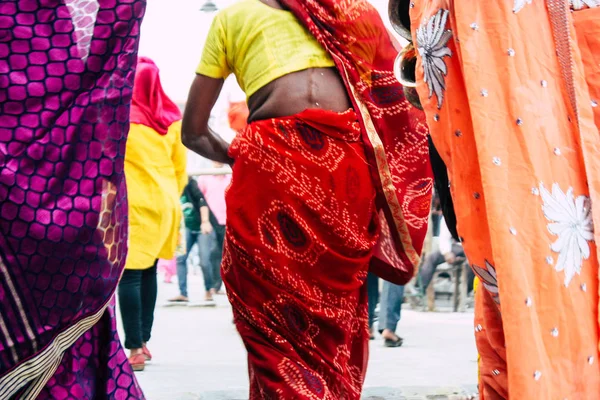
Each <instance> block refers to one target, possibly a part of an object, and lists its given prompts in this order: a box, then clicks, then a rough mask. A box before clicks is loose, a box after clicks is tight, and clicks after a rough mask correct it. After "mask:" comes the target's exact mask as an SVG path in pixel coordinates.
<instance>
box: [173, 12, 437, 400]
mask: <svg viewBox="0 0 600 400" xmlns="http://www.w3.org/2000/svg"><path fill="white" fill-rule="evenodd" d="M396 54H397V52H396V50H395V49H394V46H393V44H392V41H391V39H390V37H389V36H388V34H387V31H386V29H385V27H384V25H383V23H382V21H381V19H380V17H379V15H378V13H377V11H376V10H375V9H374V8H373V7H372V6H371V5H370V4H369V3H368V2H367V1H361V0H356V1H348V0H344V1H342V0H337V1H332V0H321V1H312V2H304V1H299V0H284V1H282V2H281V3H277V2H276V1H275V0H264V2H261V1H257V0H243V1H241V2H238V3H236V4H235V5H234V6H232V7H230V8H227V9H225V10H223V11H222V12H220V13H219V14H218V15H217V16H216V17H215V20H214V22H213V26H212V28H211V30H210V33H209V36H208V38H207V42H206V46H205V49H204V53H203V56H202V61H201V63H200V66H199V68H198V70H197V74H198V75H197V77H196V80H195V81H194V84H193V86H192V89H191V92H190V97H189V101H188V103H187V108H186V112H185V115H184V121H183V133H182V138H183V141H184V144H186V145H187V146H188V147H189V148H190V149H192V150H194V151H196V152H197V153H199V154H201V155H203V156H205V157H208V158H211V159H213V160H215V161H220V162H225V163H229V164H231V165H233V177H232V183H231V186H230V188H229V190H228V192H227V194H226V201H227V232H226V239H225V252H224V256H223V264H222V274H223V281H224V282H225V284H226V286H227V292H228V296H229V300H230V302H231V304H232V306H233V312H234V315H235V322H236V325H237V328H238V331H239V332H240V335H241V336H242V339H243V341H244V344H245V346H246V348H247V350H248V364H249V373H250V385H251V389H250V393H251V394H250V397H251V398H252V399H299V398H303V399H304V398H306V399H332V400H333V399H335V400H340V399H358V398H360V392H361V390H362V384H363V379H364V376H365V372H366V365H367V360H368V339H369V331H368V316H367V292H366V286H365V285H364V283H365V280H366V277H367V272H368V271H369V270H370V271H372V272H374V273H376V274H377V275H379V276H380V277H382V278H384V279H388V280H391V281H393V282H395V283H399V284H402V283H406V282H407V281H408V280H409V279H410V278H411V277H412V276H413V273H414V269H415V266H416V265H417V264H418V262H419V254H420V251H421V245H422V241H423V239H424V236H425V233H426V228H427V227H426V224H427V217H428V213H429V206H430V194H431V187H432V179H431V177H430V174H429V169H428V164H427V139H426V135H427V129H426V127H425V125H424V124H423V123H422V122H421V115H420V114H419V113H418V112H417V111H415V110H413V109H411V106H410V105H409V104H408V102H407V101H406V100H405V99H404V96H403V93H402V89H401V87H400V85H399V84H398V82H397V81H396V80H395V78H394V76H393V73H392V67H393V62H394V59H395V57H396ZM231 73H233V74H235V75H236V77H237V80H238V82H239V83H240V86H241V88H242V89H243V90H244V92H245V93H246V96H247V97H248V108H249V111H250V115H249V118H248V120H249V125H248V126H247V127H246V128H245V129H244V130H243V131H242V132H241V133H240V134H238V135H237V136H236V138H235V140H234V142H233V143H232V144H231V146H229V145H228V144H227V143H226V142H225V141H223V140H222V139H221V138H220V137H219V136H218V135H217V134H216V133H214V132H213V131H212V130H211V129H210V128H209V127H208V118H209V115H210V111H211V108H212V106H213V104H214V103H215V100H216V99H217V97H218V95H219V92H220V90H221V87H222V85H223V80H224V78H226V77H227V76H228V75H229V74H231Z"/></svg>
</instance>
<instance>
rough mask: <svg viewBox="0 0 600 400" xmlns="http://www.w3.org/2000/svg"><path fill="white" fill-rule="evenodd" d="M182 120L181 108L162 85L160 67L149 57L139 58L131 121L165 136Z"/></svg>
mask: <svg viewBox="0 0 600 400" xmlns="http://www.w3.org/2000/svg"><path fill="white" fill-rule="evenodd" d="M180 119H181V111H180V110H179V107H177V105H176V104H175V103H174V102H173V101H172V100H171V99H170V98H169V97H168V96H167V94H166V93H165V92H164V90H163V88H162V85H161V84H160V77H159V75H158V67H157V66H156V64H155V63H154V61H152V60H151V59H149V58H148V57H139V58H138V64H137V72H136V73H135V82H134V84H133V99H132V103H131V117H130V121H131V122H132V123H136V124H142V125H146V126H149V127H151V128H152V129H154V130H155V131H156V132H158V133H159V134H161V135H165V134H166V133H167V131H168V130H169V126H171V124H172V123H173V122H175V121H179V120H180Z"/></svg>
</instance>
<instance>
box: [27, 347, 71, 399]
mask: <svg viewBox="0 0 600 400" xmlns="http://www.w3.org/2000/svg"><path fill="white" fill-rule="evenodd" d="M63 357H64V353H63V355H62V356H61V357H57V358H56V360H55V361H54V363H53V364H52V365H51V366H50V367H49V368H48V369H47V370H46V372H44V374H43V375H42V376H40V377H39V378H37V379H36V380H35V381H33V382H31V385H29V387H28V388H27V390H26V391H25V393H23V397H22V398H21V400H34V399H36V398H37V397H38V396H39V394H40V392H41V391H42V389H44V387H45V386H46V384H47V383H48V381H49V380H50V378H52V376H53V375H54V373H55V372H56V370H57V369H58V366H59V365H60V363H61V362H62V360H63Z"/></svg>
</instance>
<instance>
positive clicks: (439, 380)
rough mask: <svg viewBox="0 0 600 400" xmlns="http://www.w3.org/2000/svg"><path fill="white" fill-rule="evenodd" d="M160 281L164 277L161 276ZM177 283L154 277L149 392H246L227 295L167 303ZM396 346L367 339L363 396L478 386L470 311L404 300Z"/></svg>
mask: <svg viewBox="0 0 600 400" xmlns="http://www.w3.org/2000/svg"><path fill="white" fill-rule="evenodd" d="M159 281H162V277H159ZM188 284H189V285H190V288H189V292H190V295H191V298H192V300H193V301H194V300H196V301H199V300H202V295H201V293H202V279H201V277H200V276H199V275H190V277H189V279H188ZM177 293H178V290H177V284H176V283H173V284H164V283H162V282H160V283H159V300H158V304H157V308H156V318H155V325H154V331H153V337H152V340H151V341H150V343H149V348H150V350H151V351H152V353H153V356H154V360H153V363H152V364H149V365H147V366H146V370H145V371H144V372H141V373H138V374H137V377H138V380H139V382H140V384H141V386H142V388H143V389H144V392H145V394H146V397H147V399H148V400H200V399H202V400H242V399H248V392H247V383H248V378H247V370H246V359H245V357H246V354H245V350H244V347H243V345H242V342H241V340H240V339H239V336H238V334H237V332H236V330H235V328H234V325H233V324H232V317H231V310H230V308H229V304H228V302H227V298H226V297H225V296H218V297H217V306H216V307H213V308H202V307H189V306H188V307H182V306H179V307H165V306H164V305H165V303H166V299H167V298H169V297H171V296H174V295H176V294H177ZM398 334H399V335H400V336H402V337H403V338H404V346H403V347H401V348H385V347H383V341H382V340H381V339H380V338H378V339H377V340H375V341H371V357H370V362H369V370H368V373H367V378H366V382H365V391H364V398H365V399H370V400H392V399H393V400H444V399H449V400H459V399H466V398H468V396H469V395H473V394H475V392H476V382H477V364H476V360H477V353H476V349H475V343H474V338H473V314H472V312H468V313H464V314H459V313H448V312H440V313H422V312H415V311H412V310H410V307H409V306H408V305H407V304H405V305H404V310H403V314H402V320H401V321H400V324H399V327H398Z"/></svg>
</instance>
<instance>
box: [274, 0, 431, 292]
mask: <svg viewBox="0 0 600 400" xmlns="http://www.w3.org/2000/svg"><path fill="white" fill-rule="evenodd" d="M282 3H283V4H285V6H286V7H287V8H288V9H290V10H291V11H292V12H293V13H294V14H295V15H296V17H298V20H299V21H300V22H301V23H302V24H303V25H305V26H306V28H307V29H308V30H309V31H310V32H311V33H312V34H313V35H314V36H315V37H316V38H317V40H318V41H319V43H321V45H322V46H323V47H325V49H326V50H327V51H329V53H330V54H331V56H332V57H333V59H334V61H335V63H336V66H337V68H338V70H339V72H340V75H341V76H342V78H343V79H344V82H345V84H346V87H347V89H348V94H349V95H350V98H351V99H352V103H353V105H354V109H355V110H356V112H357V114H358V120H359V123H360V125H361V132H362V139H363V143H364V145H365V152H366V154H367V159H368V161H369V164H370V165H371V167H372V168H371V175H372V178H373V180H374V182H375V187H376V190H377V196H378V199H377V200H378V201H377V205H378V207H379V209H380V211H381V219H382V226H383V229H382V235H381V238H380V241H379V244H378V246H377V249H376V253H375V257H374V258H373V260H372V262H371V271H372V272H374V273H376V274H377V275H379V276H380V277H381V278H384V279H386V280H389V281H392V282H394V283H397V284H405V283H407V282H408V281H409V280H410V279H411V278H412V277H413V276H414V273H415V270H416V268H417V266H418V264H419V258H420V254H421V250H422V245H423V241H424V239H425V235H426V233H427V221H428V217H429V209H430V205H431V192H432V188H433V180H432V177H431V171H430V166H429V161H428V160H429V157H428V154H429V151H428V147H427V134H428V130H427V125H426V123H425V116H424V114H423V113H422V112H421V111H419V110H417V109H415V108H414V107H413V106H412V105H410V103H409V102H408V101H406V100H405V98H404V93H403V89H402V86H401V85H400V83H399V82H398V81H397V80H396V78H395V77H394V74H393V64H394V60H395V58H396V56H397V54H398V52H397V50H396V49H395V47H394V43H393V42H392V39H391V38H390V35H389V33H388V31H387V30H386V28H385V26H384V25H383V22H382V20H381V17H380V16H379V13H378V12H377V10H376V9H375V8H374V7H373V6H372V5H371V4H370V3H369V2H368V1H366V0H309V1H300V0H282ZM388 227H389V229H387V228H388Z"/></svg>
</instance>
